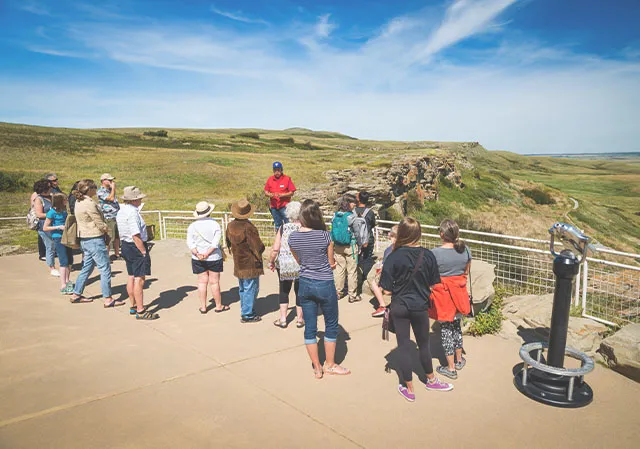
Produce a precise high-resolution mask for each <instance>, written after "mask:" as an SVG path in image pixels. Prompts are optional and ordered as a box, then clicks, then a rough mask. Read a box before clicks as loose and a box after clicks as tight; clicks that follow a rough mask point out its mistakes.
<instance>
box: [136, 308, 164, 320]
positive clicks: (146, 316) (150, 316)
mask: <svg viewBox="0 0 640 449" xmlns="http://www.w3.org/2000/svg"><path fill="white" fill-rule="evenodd" d="M158 318H160V315H158V314H157V313H153V312H148V311H146V310H145V311H144V312H142V313H136V320H157V319H158Z"/></svg>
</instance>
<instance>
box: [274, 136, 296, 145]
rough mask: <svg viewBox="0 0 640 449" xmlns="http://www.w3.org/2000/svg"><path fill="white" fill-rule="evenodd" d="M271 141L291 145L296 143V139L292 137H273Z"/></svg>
mask: <svg viewBox="0 0 640 449" xmlns="http://www.w3.org/2000/svg"><path fill="white" fill-rule="evenodd" d="M273 141H274V142H277V143H281V144H283V145H293V144H295V143H296V141H295V140H293V137H285V138H284V139H273Z"/></svg>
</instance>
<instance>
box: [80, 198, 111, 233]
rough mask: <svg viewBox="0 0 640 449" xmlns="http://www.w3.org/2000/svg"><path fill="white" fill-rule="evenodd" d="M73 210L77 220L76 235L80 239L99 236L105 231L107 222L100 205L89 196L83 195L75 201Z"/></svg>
mask: <svg viewBox="0 0 640 449" xmlns="http://www.w3.org/2000/svg"><path fill="white" fill-rule="evenodd" d="M74 212H75V216H76V220H77V222H78V237H80V238H81V239H86V238H91V237H101V236H103V235H104V234H106V233H107V231H108V228H107V224H106V223H105V221H104V216H103V215H102V211H101V210H100V206H99V205H98V203H96V202H95V201H94V200H93V199H91V198H90V197H88V196H85V197H84V198H83V199H82V200H78V201H76V207H75V210H74Z"/></svg>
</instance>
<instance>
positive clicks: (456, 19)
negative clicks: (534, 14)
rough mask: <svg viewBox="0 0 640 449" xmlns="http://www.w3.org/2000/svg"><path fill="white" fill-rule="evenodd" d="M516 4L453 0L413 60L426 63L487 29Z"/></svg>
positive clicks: (499, 0)
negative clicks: (446, 49) (501, 14)
mask: <svg viewBox="0 0 640 449" xmlns="http://www.w3.org/2000/svg"><path fill="white" fill-rule="evenodd" d="M516 1H517V0H476V1H474V0H454V2H453V3H452V4H451V5H450V6H449V8H448V9H447V11H446V13H445V17H444V20H443V21H442V24H441V25H440V27H438V29H437V30H435V32H433V33H432V34H431V35H430V36H429V38H428V40H427V41H426V43H425V44H424V45H423V46H422V48H421V49H420V50H419V51H418V52H417V53H416V55H415V59H416V61H423V62H424V61H427V60H428V59H429V58H430V57H431V56H432V55H434V54H436V53H438V52H439V51H441V50H443V49H445V48H447V47H450V46H451V45H454V44H456V43H458V42H460V41H461V40H463V39H466V38H468V37H470V36H473V35H475V34H477V33H480V32H482V31H484V30H486V28H487V27H488V26H490V25H491V23H492V21H493V20H494V19H495V18H496V17H498V15H499V14H500V13H502V12H503V11H504V10H505V9H506V8H507V7H508V6H510V5H512V4H514V3H515V2H516Z"/></svg>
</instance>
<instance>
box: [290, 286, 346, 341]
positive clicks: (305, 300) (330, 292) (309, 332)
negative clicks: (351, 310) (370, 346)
mask: <svg viewBox="0 0 640 449" xmlns="http://www.w3.org/2000/svg"><path fill="white" fill-rule="evenodd" d="M298 296H299V297H300V305H301V306H302V315H303V316H304V323H305V324H304V344H306V345H313V344H316V343H317V342H318V341H317V339H316V335H317V333H318V306H320V308H321V309H322V314H323V315H324V341H328V342H335V341H336V339H337V338H338V294H337V292H336V284H335V282H334V281H333V280H331V281H317V280H315V279H309V278H303V277H301V278H300V287H299V290H298Z"/></svg>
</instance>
